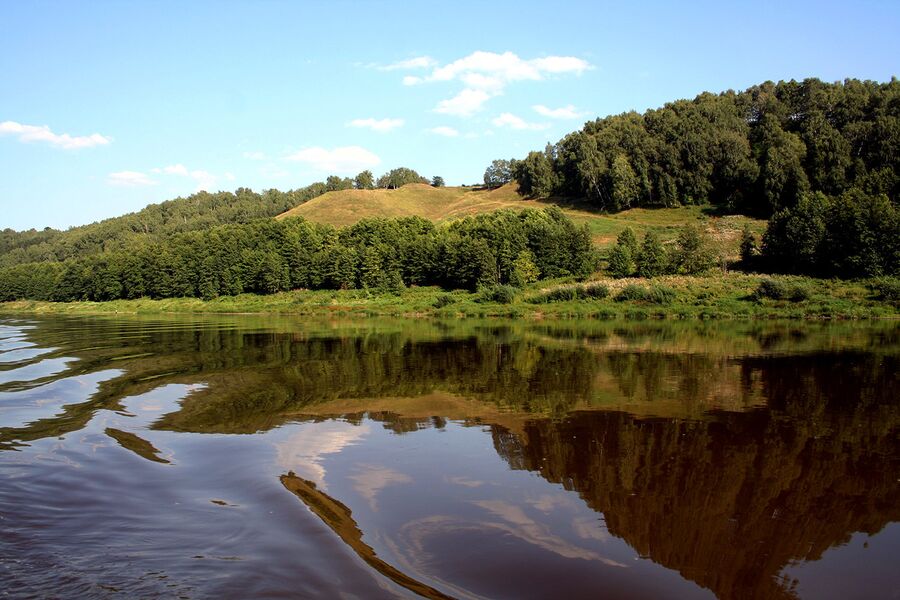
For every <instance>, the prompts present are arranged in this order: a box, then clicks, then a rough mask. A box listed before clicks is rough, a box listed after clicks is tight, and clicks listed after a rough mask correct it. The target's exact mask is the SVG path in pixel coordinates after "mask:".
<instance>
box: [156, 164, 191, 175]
mask: <svg viewBox="0 0 900 600" xmlns="http://www.w3.org/2000/svg"><path fill="white" fill-rule="evenodd" d="M153 172H154V173H160V172H162V173H165V174H166V175H187V174H188V170H187V167H185V166H184V165H182V164H177V165H169V166H168V167H163V168H162V169H153Z"/></svg>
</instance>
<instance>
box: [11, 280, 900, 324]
mask: <svg viewBox="0 0 900 600" xmlns="http://www.w3.org/2000/svg"><path fill="white" fill-rule="evenodd" d="M763 280H773V281H776V282H780V283H783V284H785V285H790V286H800V287H802V289H803V290H804V294H805V297H804V298H803V299H802V300H789V299H784V300H772V299H769V298H762V299H760V298H755V297H754V296H753V293H754V291H755V290H756V289H757V288H758V287H759V285H760V282H762V281H763ZM871 285H872V281H871V280H852V281H844V280H831V279H828V280H825V279H815V278H809V277H795V276H782V275H756V274H752V275H748V274H743V273H728V274H724V275H723V274H717V275H707V276H698V277H684V276H667V277H657V278H654V279H651V280H648V279H636V278H630V279H608V278H603V279H592V280H589V281H585V282H580V283H579V282H575V281H574V280H572V279H561V280H555V281H542V282H538V283H535V284H531V285H529V286H526V287H525V288H524V289H522V290H517V291H516V292H515V295H514V297H513V298H512V300H511V301H510V302H508V303H502V302H497V301H492V300H491V299H490V297H489V296H488V295H486V294H485V293H484V292H467V291H461V290H456V291H446V290H443V289H441V288H438V287H411V288H405V289H403V290H401V291H399V292H396V293H390V292H379V291H374V290H365V289H362V290H360V289H353V290H317V291H310V290H294V291H290V292H280V293H277V294H271V295H265V296H261V295H255V294H241V295H239V296H222V297H218V298H214V299H210V300H202V299H200V298H165V299H156V300H154V299H149V298H139V299H134V300H112V301H108V302H89V301H77V302H46V301H36V300H18V301H13V302H5V303H0V314H104V315H108V314H123V315H124V314H232V315H240V314H246V315H286V316H317V317H321V316H336V317H337V316H340V317H342V318H368V317H403V318H469V317H497V318H523V319H529V320H541V319H566V318H595V319H627V320H639V319H688V320H690V319H694V320H707V319H732V320H761V319H805V320H860V319H878V320H884V319H888V320H890V319H897V318H900V310H898V308H900V307H898V306H897V305H896V303H892V302H891V301H888V300H881V299H879V298H877V297H876V294H874V293H873V291H872V289H871ZM628 286H631V287H632V288H633V287H634V286H637V287H639V288H644V289H654V290H659V289H661V290H663V291H664V292H665V293H664V294H663V298H660V299H656V300H621V299H618V298H617V296H618V295H619V294H620V293H621V291H622V290H623V289H624V288H625V287H628ZM585 287H588V288H595V287H601V288H606V290H608V293H606V294H605V296H604V297H596V298H583V297H582V298H578V299H575V298H565V299H564V300H562V301H554V299H549V300H548V296H549V297H551V298H553V292H558V291H565V290H569V291H572V293H573V295H574V291H575V290H579V289H583V288H585ZM602 291H603V290H601V292H602ZM562 296H567V294H565V293H564V294H562Z"/></svg>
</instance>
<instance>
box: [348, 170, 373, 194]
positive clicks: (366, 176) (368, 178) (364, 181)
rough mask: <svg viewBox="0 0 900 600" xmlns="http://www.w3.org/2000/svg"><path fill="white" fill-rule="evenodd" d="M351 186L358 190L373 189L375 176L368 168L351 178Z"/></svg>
mask: <svg viewBox="0 0 900 600" xmlns="http://www.w3.org/2000/svg"><path fill="white" fill-rule="evenodd" d="M353 187H355V188H356V189H358V190H374V189H375V176H374V175H372V171H369V170H368V169H367V170H365V171H363V172H362V173H360V174H359V175H357V176H356V177H354V178H353Z"/></svg>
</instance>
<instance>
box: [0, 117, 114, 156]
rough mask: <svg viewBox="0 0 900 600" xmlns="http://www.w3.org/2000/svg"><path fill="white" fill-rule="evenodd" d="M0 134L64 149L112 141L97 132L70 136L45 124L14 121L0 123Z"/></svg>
mask: <svg viewBox="0 0 900 600" xmlns="http://www.w3.org/2000/svg"><path fill="white" fill-rule="evenodd" d="M0 135H14V136H16V137H18V139H19V141H20V142H46V143H48V144H50V145H51V146H56V147H57V148H62V149H64V150H76V149H78V148H92V147H94V146H105V145H106V144H109V143H110V142H111V141H112V138H109V137H106V136H103V135H100V134H99V133H93V134H91V135H82V136H72V135H69V134H68V133H53V131H51V129H50V128H49V127H48V126H46V125H23V124H22V123H16V122H15V121H3V122H2V123H0Z"/></svg>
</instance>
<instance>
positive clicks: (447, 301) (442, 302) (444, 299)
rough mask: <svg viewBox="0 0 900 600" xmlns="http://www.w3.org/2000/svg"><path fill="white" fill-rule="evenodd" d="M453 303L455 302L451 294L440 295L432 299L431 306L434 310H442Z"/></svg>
mask: <svg viewBox="0 0 900 600" xmlns="http://www.w3.org/2000/svg"><path fill="white" fill-rule="evenodd" d="M454 302H456V298H454V297H453V296H452V295H451V294H441V295H440V296H438V297H437V298H435V299H434V304H433V306H434V307H435V308H444V307H445V306H450V305H451V304H453V303H454Z"/></svg>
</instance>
